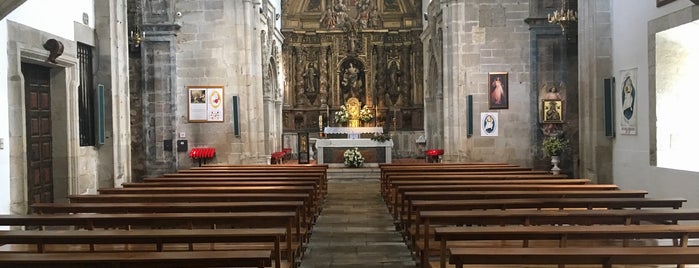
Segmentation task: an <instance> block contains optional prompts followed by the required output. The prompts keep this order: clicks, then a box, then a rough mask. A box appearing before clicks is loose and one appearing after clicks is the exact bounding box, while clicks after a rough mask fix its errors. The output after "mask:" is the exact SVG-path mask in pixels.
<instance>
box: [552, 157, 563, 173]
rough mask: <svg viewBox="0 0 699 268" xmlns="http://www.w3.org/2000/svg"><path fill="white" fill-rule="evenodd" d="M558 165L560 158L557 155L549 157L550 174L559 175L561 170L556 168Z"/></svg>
mask: <svg viewBox="0 0 699 268" xmlns="http://www.w3.org/2000/svg"><path fill="white" fill-rule="evenodd" d="M558 163H561V158H560V156H558V155H554V156H551V165H553V167H552V168H551V174H553V175H558V174H561V168H559V167H558Z"/></svg>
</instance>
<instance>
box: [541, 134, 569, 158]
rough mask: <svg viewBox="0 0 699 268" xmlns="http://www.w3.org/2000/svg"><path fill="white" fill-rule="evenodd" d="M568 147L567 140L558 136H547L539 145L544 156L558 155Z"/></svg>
mask: <svg viewBox="0 0 699 268" xmlns="http://www.w3.org/2000/svg"><path fill="white" fill-rule="evenodd" d="M568 148H569V147H568V140H566V139H564V138H559V137H548V138H546V139H544V142H543V143H542V145H541V150H542V151H543V152H544V155H545V156H560V155H561V153H563V152H565V151H567V150H568Z"/></svg>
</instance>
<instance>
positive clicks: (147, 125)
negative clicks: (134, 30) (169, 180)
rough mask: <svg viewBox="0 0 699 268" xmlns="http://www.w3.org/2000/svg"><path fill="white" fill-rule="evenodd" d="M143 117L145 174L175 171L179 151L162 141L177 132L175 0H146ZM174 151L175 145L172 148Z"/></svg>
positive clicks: (142, 55)
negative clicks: (167, 147)
mask: <svg viewBox="0 0 699 268" xmlns="http://www.w3.org/2000/svg"><path fill="white" fill-rule="evenodd" d="M143 5H144V6H143V7H144V8H143V29H142V30H143V32H144V36H143V41H142V43H141V58H143V91H142V92H143V95H144V96H143V100H144V106H143V107H144V111H143V117H144V118H145V119H144V123H143V128H144V133H143V147H144V148H142V149H143V150H142V152H143V154H144V155H145V159H146V164H145V165H146V176H158V175H160V174H162V173H165V172H172V171H174V170H175V169H176V166H177V157H176V153H175V152H173V151H165V150H164V147H163V144H164V142H165V141H169V142H171V143H173V146H175V144H174V140H175V131H176V122H177V119H176V116H175V115H176V110H177V109H176V108H177V107H176V105H175V103H176V96H177V94H176V90H177V88H176V77H177V72H176V67H175V64H176V34H177V30H178V29H179V28H180V27H179V25H177V24H175V23H174V17H175V8H174V1H172V0H152V1H145V2H143ZM173 150H175V148H174V147H173Z"/></svg>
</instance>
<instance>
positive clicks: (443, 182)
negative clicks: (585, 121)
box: [382, 177, 590, 200]
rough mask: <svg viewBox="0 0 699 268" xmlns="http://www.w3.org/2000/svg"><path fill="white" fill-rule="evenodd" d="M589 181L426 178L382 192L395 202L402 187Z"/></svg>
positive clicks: (578, 182)
mask: <svg viewBox="0 0 699 268" xmlns="http://www.w3.org/2000/svg"><path fill="white" fill-rule="evenodd" d="M589 183H590V180H589V179H513V180H498V179H496V180H485V179H483V180H480V179H475V180H468V179H457V180H440V179H439V177H432V178H426V179H424V180H400V179H398V180H391V181H389V182H388V186H387V190H386V191H384V192H382V193H383V198H384V200H394V198H395V197H394V194H395V189H396V188H397V187H401V186H422V185H425V186H427V185H479V184H490V185H494V184H558V185H583V184H589Z"/></svg>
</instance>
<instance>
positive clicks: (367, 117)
mask: <svg viewBox="0 0 699 268" xmlns="http://www.w3.org/2000/svg"><path fill="white" fill-rule="evenodd" d="M371 119H374V115H373V114H372V113H371V109H369V107H367V106H366V105H364V107H362V110H361V111H359V120H360V121H362V122H365V123H366V122H369V121H371Z"/></svg>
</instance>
